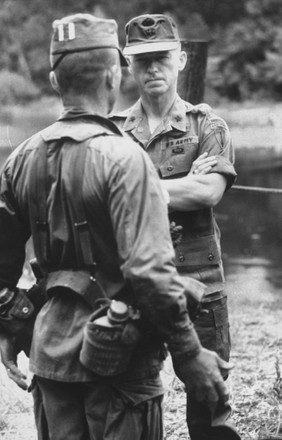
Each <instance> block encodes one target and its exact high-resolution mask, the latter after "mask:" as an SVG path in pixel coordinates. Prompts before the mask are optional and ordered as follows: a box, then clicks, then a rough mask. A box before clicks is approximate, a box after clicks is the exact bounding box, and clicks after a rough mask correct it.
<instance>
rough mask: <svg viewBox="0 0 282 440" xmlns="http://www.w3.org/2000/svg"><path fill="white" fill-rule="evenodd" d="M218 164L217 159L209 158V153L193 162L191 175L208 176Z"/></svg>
mask: <svg viewBox="0 0 282 440" xmlns="http://www.w3.org/2000/svg"><path fill="white" fill-rule="evenodd" d="M216 164H217V160H216V157H215V156H208V153H207V152H205V153H203V154H201V155H200V156H199V157H197V159H196V160H195V161H194V162H193V164H192V167H191V170H190V173H192V174H197V175H204V174H208V173H209V172H210V171H211V169H212V168H213V167H214V166H215V165H216Z"/></svg>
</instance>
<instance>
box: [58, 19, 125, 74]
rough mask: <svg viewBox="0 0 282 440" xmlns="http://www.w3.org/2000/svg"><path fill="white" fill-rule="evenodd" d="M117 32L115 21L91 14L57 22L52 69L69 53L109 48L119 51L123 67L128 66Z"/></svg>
mask: <svg viewBox="0 0 282 440" xmlns="http://www.w3.org/2000/svg"><path fill="white" fill-rule="evenodd" d="M117 30H118V26H117V23H116V21H115V20H109V19H105V18H99V17H95V16H94V15H91V14H74V15H69V16H67V17H64V18H62V19H61V20H55V21H54V22H53V35H52V38H51V46H50V56H51V60H53V62H52V63H51V64H52V68H53V69H54V68H55V67H54V65H56V66H57V65H58V62H59V61H60V60H61V59H62V58H63V57H64V56H65V55H67V54H68V53H74V52H82V51H87V50H94V49H107V48H113V49H117V50H118V52H119V54H120V61H121V65H122V66H127V65H128V63H127V61H126V59H125V57H124V56H123V54H122V52H121V50H120V47H119V42H118V33H117Z"/></svg>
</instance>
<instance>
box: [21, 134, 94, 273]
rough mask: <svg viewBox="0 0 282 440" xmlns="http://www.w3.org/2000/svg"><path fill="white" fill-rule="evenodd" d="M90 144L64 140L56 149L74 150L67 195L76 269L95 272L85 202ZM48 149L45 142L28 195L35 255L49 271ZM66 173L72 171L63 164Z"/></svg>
mask: <svg viewBox="0 0 282 440" xmlns="http://www.w3.org/2000/svg"><path fill="white" fill-rule="evenodd" d="M91 139H93V138H91ZM89 143H90V140H88V141H86V142H81V143H79V144H77V143H75V142H69V141H66V139H61V140H60V141H57V147H58V148H61V146H62V144H63V147H62V148H66V149H71V148H73V149H75V154H73V155H72V162H71V164H70V163H69V162H68V164H67V165H66V166H70V167H71V179H70V182H69V185H70V194H68V195H67V198H68V202H69V203H68V205H69V208H70V211H71V212H70V215H71V219H72V235H73V237H74V242H75V243H74V244H75V250H76V254H77V262H76V263H77V266H78V267H80V268H88V269H90V270H92V269H93V268H94V266H95V260H94V257H93V253H92V248H91V240H90V234H89V227H88V223H87V220H86V216H85V209H84V205H83V201H82V184H83V176H84V166H85V159H86V153H87V146H88V144H89ZM47 148H48V144H47V143H45V142H44V141H42V142H41V143H40V145H39V146H38V156H37V162H36V163H35V166H34V167H33V168H32V170H31V175H30V187H29V191H28V193H29V212H30V218H31V225H32V236H33V242H34V248H35V253H36V255H37V258H38V261H39V263H41V264H42V263H43V262H44V263H46V264H47V267H48V266H49V263H50V252H49V245H48V243H49V227H48V216H47V196H48V186H47ZM64 172H68V173H70V170H69V169H68V170H64V164H63V169H62V173H64Z"/></svg>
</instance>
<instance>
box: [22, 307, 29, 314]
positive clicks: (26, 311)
mask: <svg viewBox="0 0 282 440" xmlns="http://www.w3.org/2000/svg"><path fill="white" fill-rule="evenodd" d="M22 312H23V313H24V314H25V315H26V314H27V313H28V312H29V308H28V307H23V310H22Z"/></svg>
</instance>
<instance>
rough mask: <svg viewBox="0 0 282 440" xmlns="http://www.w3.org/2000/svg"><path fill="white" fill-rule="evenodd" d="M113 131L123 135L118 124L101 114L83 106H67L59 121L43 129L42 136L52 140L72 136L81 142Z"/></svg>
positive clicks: (46, 139)
mask: <svg viewBox="0 0 282 440" xmlns="http://www.w3.org/2000/svg"><path fill="white" fill-rule="evenodd" d="M103 131H104V132H108V133H109V132H111V133H114V134H117V135H119V136H123V133H122V131H121V130H120V129H119V128H118V127H117V126H116V124H115V123H114V122H112V121H110V120H109V119H108V118H105V117H103V116H100V115H96V114H94V113H91V112H89V111H87V110H84V109H83V108H77V107H70V108H65V109H64V111H63V113H62V115H61V116H60V117H59V118H58V120H57V122H55V123H54V124H52V125H51V126H49V127H47V128H45V129H44V130H42V131H41V136H42V138H43V139H44V140H45V141H46V142H47V141H50V140H55V139H61V138H62V137H64V136H66V137H71V138H72V139H74V140H76V141H78V142H80V141H84V140H86V139H87V138H89V137H92V136H97V135H99V134H101V133H102V132H103Z"/></svg>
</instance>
